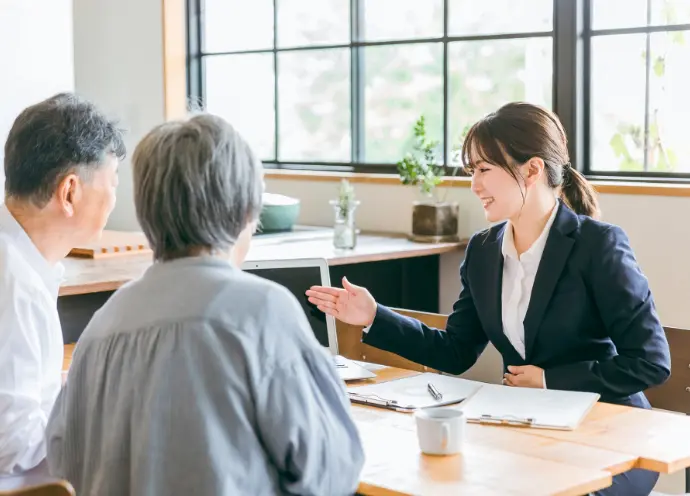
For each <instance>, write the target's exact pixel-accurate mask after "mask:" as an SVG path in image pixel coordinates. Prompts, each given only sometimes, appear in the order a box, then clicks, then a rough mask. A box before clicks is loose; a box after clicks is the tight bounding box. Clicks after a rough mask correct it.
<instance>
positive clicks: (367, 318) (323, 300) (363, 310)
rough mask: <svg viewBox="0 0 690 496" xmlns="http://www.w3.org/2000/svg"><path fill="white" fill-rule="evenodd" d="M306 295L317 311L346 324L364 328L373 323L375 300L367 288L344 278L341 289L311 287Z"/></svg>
mask: <svg viewBox="0 0 690 496" xmlns="http://www.w3.org/2000/svg"><path fill="white" fill-rule="evenodd" d="M306 294H307V296H308V297H309V301H310V302H311V303H312V304H314V305H316V307H317V308H318V309H319V310H321V311H322V312H324V313H326V314H328V315H332V316H333V317H335V318H336V319H338V320H341V321H343V322H345V323H347V324H352V325H361V326H365V327H366V326H370V325H371V324H372V323H373V322H374V317H375V316H376V300H374V297H373V296H371V293H369V291H367V288H363V287H361V286H355V285H354V284H350V281H348V280H347V278H346V277H343V289H340V288H330V287H327V286H312V287H311V288H309V289H308V290H307V293H306Z"/></svg>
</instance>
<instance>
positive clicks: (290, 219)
mask: <svg viewBox="0 0 690 496" xmlns="http://www.w3.org/2000/svg"><path fill="white" fill-rule="evenodd" d="M299 210H300V201H299V200H298V199H297V198H291V197H289V196H284V195H276V194H273V193H264V196H263V208H262V209H261V215H260V216H259V229H258V230H259V232H263V233H269V232H281V231H291V230H292V227H293V226H294V225H295V222H297V217H299Z"/></svg>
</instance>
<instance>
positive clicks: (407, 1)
mask: <svg viewBox="0 0 690 496" xmlns="http://www.w3.org/2000/svg"><path fill="white" fill-rule="evenodd" d="M440 36H443V0H425V1H424V2H420V1H419V0H364V36H363V39H365V40H367V41H373V40H392V39H405V38H433V37H440Z"/></svg>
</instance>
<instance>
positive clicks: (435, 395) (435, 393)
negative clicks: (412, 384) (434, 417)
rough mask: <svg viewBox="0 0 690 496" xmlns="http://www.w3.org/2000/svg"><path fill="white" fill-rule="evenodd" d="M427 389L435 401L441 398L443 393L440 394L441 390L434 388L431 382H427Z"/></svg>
mask: <svg viewBox="0 0 690 496" xmlns="http://www.w3.org/2000/svg"><path fill="white" fill-rule="evenodd" d="M427 390H428V391H429V394H430V395H431V396H432V397H433V398H434V399H435V400H436V401H439V400H442V399H443V395H442V394H441V392H440V391H439V390H438V389H436V387H435V386H434V385H433V384H432V383H428V384H427Z"/></svg>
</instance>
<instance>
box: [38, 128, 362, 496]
mask: <svg viewBox="0 0 690 496" xmlns="http://www.w3.org/2000/svg"><path fill="white" fill-rule="evenodd" d="M132 162H133V173H134V190H135V191H134V195H135V205H136V211H137V217H138V219H139V222H140V224H141V227H142V228H143V230H144V233H145V234H146V237H147V238H148V240H149V242H150V245H151V247H152V249H153V253H154V258H155V263H154V264H153V266H152V267H151V268H150V269H149V270H147V271H146V272H145V273H144V275H143V276H142V277H141V278H140V279H139V280H137V281H134V282H132V283H130V284H128V285H126V286H124V287H122V288H121V289H119V290H118V291H117V292H115V294H113V296H112V297H111V298H110V299H109V301H108V302H107V303H106V304H105V306H104V307H103V308H102V309H100V310H99V311H98V312H97V313H96V314H95V315H94V317H93V319H92V320H91V322H90V323H89V325H88V326H87V328H86V330H85V331H84V333H83V335H82V337H81V338H80V340H79V343H78V346H77V348H76V350H75V354H74V361H73V363H72V367H71V369H70V372H69V377H68V379H67V383H66V385H65V387H64V389H63V390H62V392H61V393H60V396H59V398H58V401H57V404H56V407H55V409H54V411H53V413H52V415H51V418H50V421H49V425H48V465H49V467H50V470H51V473H52V474H53V475H55V476H58V477H63V478H65V479H67V480H69V481H70V482H71V483H72V484H73V485H74V486H75V489H76V491H77V494H79V495H80V496H88V495H94V496H108V495H113V496H115V495H117V496H119V495H133V496H134V495H174V494H194V495H245V494H246V495H250V494H251V495H265V494H285V493H288V494H314V495H338V494H347V493H352V492H354V491H355V490H356V488H357V481H358V477H359V474H360V470H361V467H362V463H363V453H362V447H361V444H360V440H359V437H358V434H357V430H356V427H355V426H354V424H353V422H352V420H351V418H350V414H349V413H350V412H349V402H348V400H347V397H346V395H345V390H344V385H343V383H342V381H341V380H340V379H339V376H338V375H337V372H336V370H335V367H334V363H333V361H332V358H331V357H330V356H329V355H328V354H327V352H326V351H325V350H324V348H323V347H321V346H320V345H319V343H318V342H317V340H316V338H315V337H314V334H313V332H312V331H311V329H310V328H309V324H308V323H307V319H306V317H305V315H304V313H303V311H302V309H301V307H300V305H299V304H298V302H297V300H296V299H295V298H294V297H293V296H292V294H291V293H289V292H288V291H287V290H286V289H285V288H283V287H281V286H278V285H276V284H273V283H271V282H269V281H267V280H264V279H260V278H258V277H256V276H253V275H250V274H246V273H243V272H242V271H241V270H240V269H239V267H240V265H241V263H242V261H243V259H244V257H245V255H246V253H247V250H248V246H249V241H250V239H251V236H252V233H253V230H254V227H255V223H256V219H257V217H258V214H259V211H260V208H261V195H262V189H263V188H262V169H261V165H260V162H259V161H257V160H256V159H255V157H254V155H253V154H252V152H251V151H250V149H249V147H248V146H247V143H246V142H245V141H244V140H243V139H242V138H241V137H240V136H239V135H238V134H237V133H236V132H235V130H234V129H233V128H232V127H231V126H230V125H229V124H227V123H226V122H225V121H223V120H222V119H220V118H218V117H214V116H211V115H200V116H196V117H194V118H191V119H189V120H187V121H184V122H174V123H166V124H163V125H161V126H159V127H157V128H155V129H154V130H153V131H151V132H150V133H149V134H148V135H147V136H146V137H145V138H144V139H143V140H142V141H141V143H139V145H138V146H137V148H136V150H135V152H134V156H133V159H132Z"/></svg>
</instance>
